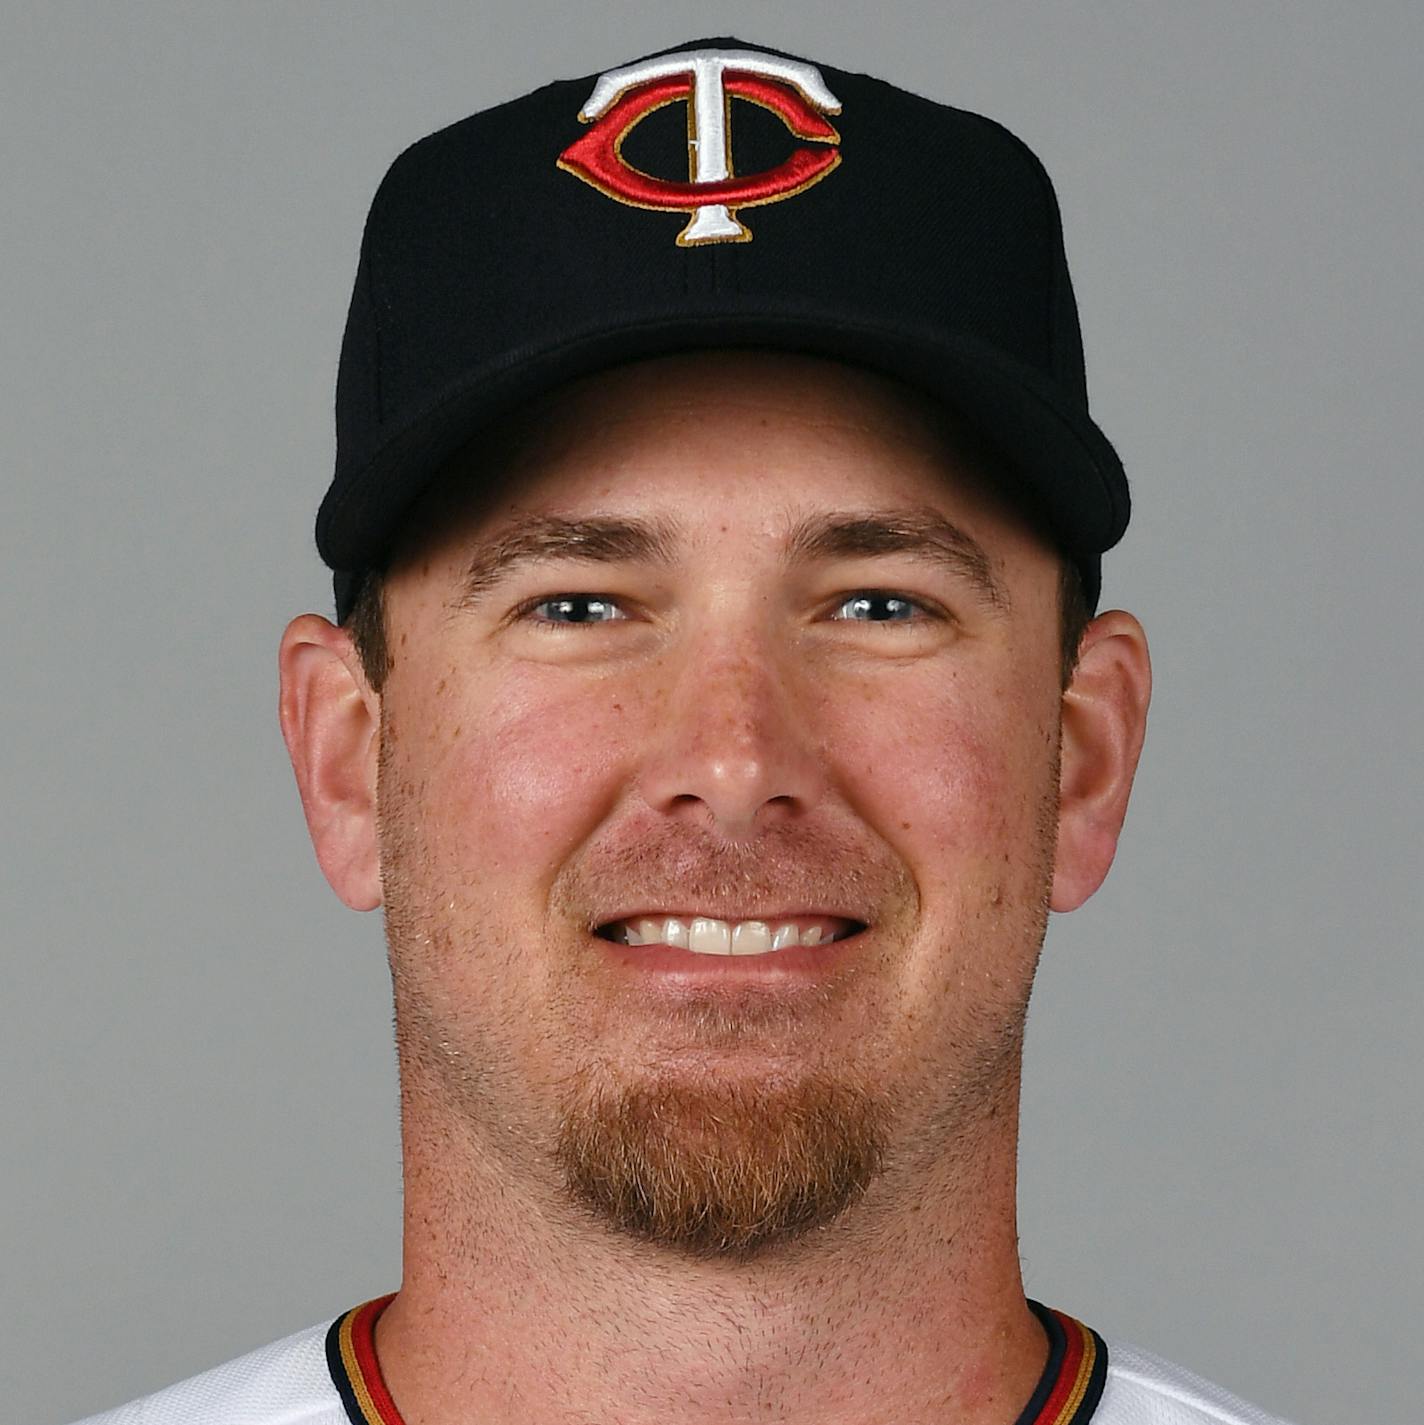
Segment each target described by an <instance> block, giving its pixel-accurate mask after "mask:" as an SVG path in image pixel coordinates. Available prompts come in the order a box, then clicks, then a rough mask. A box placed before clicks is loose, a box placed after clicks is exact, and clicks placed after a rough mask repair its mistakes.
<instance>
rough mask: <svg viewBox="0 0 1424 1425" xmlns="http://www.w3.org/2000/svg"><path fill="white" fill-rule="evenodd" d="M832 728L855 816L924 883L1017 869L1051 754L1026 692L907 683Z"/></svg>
mask: <svg viewBox="0 0 1424 1425" xmlns="http://www.w3.org/2000/svg"><path fill="white" fill-rule="evenodd" d="M838 722H839V726H837V727H836V728H835V729H834V730H833V732H832V734H831V736H830V737H829V738H828V744H829V745H830V746H837V745H839V746H841V747H842V748H854V749H855V755H854V756H846V755H844V753H843V754H842V755H841V756H840V758H839V760H840V762H841V766H842V769H843V773H844V775H845V776H846V778H847V781H848V783H849V784H850V787H851V788H852V789H853V790H852V791H851V795H853V797H854V799H855V800H856V802H857V803H858V809H859V810H860V811H861V814H862V815H863V816H865V818H866V819H867V820H868V821H869V822H870V823H871V824H872V825H873V826H876V827H879V828H883V829H884V834H885V835H886V837H887V839H888V840H890V841H891V843H892V844H893V845H895V846H896V848H897V849H898V850H899V851H900V852H901V854H902V855H904V856H905V858H906V859H907V860H909V861H910V862H911V863H912V864H914V865H916V866H918V867H920V868H921V869H922V872H923V873H924V874H925V875H927V876H928V877H930V878H931V879H932V878H933V875H934V869H935V867H936V866H942V867H944V869H945V872H946V874H949V875H953V877H954V879H956V880H959V879H960V878H962V876H963V874H964V872H965V870H966V867H967V866H970V865H973V864H975V863H978V864H980V865H982V866H983V867H984V868H985V870H986V872H988V871H990V870H992V869H993V868H994V867H995V866H998V867H1002V866H1003V865H1004V864H1005V863H1008V862H1012V861H1014V860H1016V859H1017V860H1019V861H1022V860H1024V859H1025V855H1024V853H1025V850H1026V848H1027V847H1029V846H1032V845H1035V844H1036V841H1037V839H1038V831H1039V827H1040V822H1041V820H1042V814H1043V812H1042V808H1043V803H1044V797H1045V795H1046V792H1047V790H1048V788H1050V786H1051V784H1052V780H1053V778H1052V770H1051V764H1052V749H1051V739H1049V738H1047V737H1046V736H1045V727H1044V723H1043V718H1042V715H1041V713H1040V711H1039V709H1038V708H1037V707H1036V705H1035V704H1034V703H1032V702H1031V701H1030V699H1029V697H1028V696H1027V690H1026V689H1022V688H1018V687H1015V686H986V685H985V684H984V683H983V682H979V681H976V680H974V679H971V678H969V677H955V676H950V677H948V678H945V677H943V676H941V677H937V678H925V679H914V678H906V679H904V680H901V681H900V682H898V683H897V684H896V686H895V689H894V695H893V696H881V697H878V698H877V699H875V700H874V702H873V703H872V704H870V705H867V703H865V702H861V703H859V705H855V704H851V705H848V706H847V707H846V708H845V711H844V713H843V714H841V715H838ZM1001 876H1002V871H996V872H994V879H995V881H997V880H998V879H999V878H1000V877H1001Z"/></svg>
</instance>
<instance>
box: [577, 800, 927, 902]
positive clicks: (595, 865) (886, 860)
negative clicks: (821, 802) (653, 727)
mask: <svg viewBox="0 0 1424 1425" xmlns="http://www.w3.org/2000/svg"><path fill="white" fill-rule="evenodd" d="M551 899H552V900H553V902H554V904H555V906H556V907H557V908H558V909H559V910H561V911H563V912H565V913H568V914H570V915H571V916H573V917H574V918H577V919H582V920H583V921H585V922H586V924H587V925H588V928H590V929H593V928H594V927H595V926H597V925H599V924H601V923H602V922H603V921H604V920H605V919H607V918H608V916H609V915H610V914H617V913H619V912H620V911H624V910H628V909H630V908H632V907H635V906H636V907H649V908H651V907H660V906H668V907H677V906H695V907H699V908H706V909H708V910H710V911H715V910H716V909H718V908H719V907H723V906H726V907H742V906H770V907H775V908H782V907H785V908H793V909H794V908H796V907H805V908H807V909H811V910H822V911H827V912H829V913H833V914H838V915H844V916H846V917H847V918H849V919H853V920H859V921H862V922H864V923H866V924H870V923H871V922H873V921H879V920H881V919H883V918H884V916H883V914H882V910H883V908H884V907H886V906H887V905H889V904H893V903H896V902H899V903H903V902H904V901H905V900H911V901H913V900H915V899H916V890H915V883H914V880H913V878H912V877H911V876H910V874H909V872H908V870H907V869H906V867H905V865H904V863H903V862H901V861H900V860H899V858H898V857H896V856H895V855H894V854H893V853H892V852H891V850H890V848H889V847H887V846H885V845H884V844H883V843H880V842H876V841H874V840H867V839H866V838H865V837H863V836H861V837H852V836H850V835H849V834H847V833H842V832H837V831H835V830H834V829H828V828H825V827H818V828H815V829H812V828H808V827H792V826H781V827H776V828H770V829H768V830H767V831H766V832H765V833H763V834H760V835H758V836H757V837H756V838H755V839H747V840H741V841H730V840H727V839H726V838H724V837H720V836H716V835H714V834H712V833H710V832H708V831H706V830H705V829H702V828H699V827H695V826H691V825H688V824H686V823H683V824H680V825H675V824H671V823H669V822H667V821H665V820H659V821H657V822H654V823H646V824H640V825H638V826H636V827H632V826H624V827H622V828H620V830H619V831H618V832H617V833H616V834H614V835H610V836H609V837H608V838H606V839H604V840H602V841H600V842H598V843H596V844H595V845H592V846H590V847H589V848H588V850H587V852H586V854H584V855H583V856H581V857H579V858H577V859H576V860H575V861H573V862H571V863H570V864H569V865H568V866H567V867H566V868H565V870H564V871H563V872H561V873H560V875H559V877H558V878H557V879H556V881H555V883H554V885H553V887H552V888H551Z"/></svg>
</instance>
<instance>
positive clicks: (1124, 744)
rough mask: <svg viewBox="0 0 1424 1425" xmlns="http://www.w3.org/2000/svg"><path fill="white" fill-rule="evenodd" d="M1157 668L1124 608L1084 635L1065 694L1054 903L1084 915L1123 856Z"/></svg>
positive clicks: (1095, 623)
mask: <svg viewBox="0 0 1424 1425" xmlns="http://www.w3.org/2000/svg"><path fill="white" fill-rule="evenodd" d="M1151 696H1152V665H1151V661H1150V659H1149V657H1148V652H1147V635H1146V634H1145V633H1144V632H1143V630H1142V625H1141V624H1140V623H1138V621H1137V620H1136V619H1135V618H1134V617H1133V616H1132V615H1131V614H1129V613H1124V612H1122V611H1121V610H1120V609H1118V610H1113V611H1112V612H1110V613H1105V614H1100V615H1099V616H1098V617H1097V618H1095V619H1094V620H1093V621H1092V623H1091V624H1089V625H1088V628H1087V631H1086V632H1085V633H1084V635H1083V641H1082V643H1081V644H1080V645H1079V655H1078V666H1077V669H1076V671H1075V672H1074V675H1073V680H1072V682H1071V683H1070V684H1069V685H1068V687H1067V689H1066V690H1065V691H1064V694H1063V738H1062V745H1061V754H1060V767H1059V779H1058V850H1057V854H1056V856H1055V859H1054V874H1053V892H1052V896H1051V898H1050V902H1049V903H1050V905H1051V906H1052V908H1053V909H1054V910H1056V911H1065V910H1076V909H1077V908H1078V907H1079V906H1080V905H1082V904H1083V902H1084V901H1085V900H1087V899H1088V897H1089V896H1091V895H1092V894H1093V892H1094V891H1096V890H1097V889H1098V887H1099V886H1100V885H1102V883H1103V879H1104V878H1105V877H1106V876H1107V873H1108V868H1109V867H1110V866H1111V865H1112V861H1113V856H1114V855H1115V854H1116V852H1117V842H1118V835H1119V833H1120V832H1121V831H1122V823H1123V818H1124V817H1125V816H1126V815H1127V800H1128V795H1129V793H1130V792H1131V791H1132V779H1133V777H1134V775H1135V774H1136V772H1137V761H1138V758H1139V756H1140V755H1141V752H1142V741H1143V738H1144V737H1145V736H1146V732H1147V705H1148V703H1149V701H1150V700H1151Z"/></svg>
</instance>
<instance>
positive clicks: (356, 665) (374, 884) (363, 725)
mask: <svg viewBox="0 0 1424 1425" xmlns="http://www.w3.org/2000/svg"><path fill="white" fill-rule="evenodd" d="M278 666H279V671H280V675H281V695H280V700H279V704H278V713H279V717H280V719H281V723H282V736H283V738H284V739H285V740H286V743H287V752H288V755H289V756H290V757H291V759H292V770H293V772H295V773H296V777H297V788H298V790H299V791H300V793H301V798H302V810H303V811H304V812H305V813H306V819H307V830H308V831H309V832H310V833H311V839H312V845H313V846H314V847H315V848H316V858H317V861H318V862H319V863H320V865H321V869H322V872H323V873H324V874H325V876H326V879H327V881H328V882H330V884H331V888H332V890H334V891H335V892H336V894H337V895H338V896H340V897H341V899H342V900H343V901H345V903H346V904H347V905H349V906H350V907H351V908H352V909H353V910H374V909H375V908H376V907H377V906H378V905H380V904H381V872H380V857H379V854H378V839H377V834H376V766H377V757H378V754H379V750H380V748H379V738H380V699H379V697H378V696H377V694H375V693H374V692H372V691H371V689H370V687H369V686H368V685H367V683H366V679H365V676H364V674H363V673H362V671H361V664H360V660H359V658H358V657H357V654H356V651H355V649H354V648H353V647H352V644H351V639H350V636H349V635H348V634H347V632H346V630H345V629H341V628H337V627H336V626H335V625H334V624H332V623H330V622H328V621H327V620H326V619H324V618H321V617H319V616H318V615H316V614H303V615H301V617H299V618H295V619H293V620H292V622H291V623H290V624H288V625H287V630H286V632H285V633H284V634H283V635H282V645H281V650H280V652H279V654H278Z"/></svg>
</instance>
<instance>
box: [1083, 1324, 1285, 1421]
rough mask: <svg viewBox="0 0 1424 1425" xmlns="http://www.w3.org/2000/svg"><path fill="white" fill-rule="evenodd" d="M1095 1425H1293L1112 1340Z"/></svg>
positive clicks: (1140, 1350) (1228, 1392) (1208, 1382)
mask: <svg viewBox="0 0 1424 1425" xmlns="http://www.w3.org/2000/svg"><path fill="white" fill-rule="evenodd" d="M1107 1347H1108V1373H1107V1381H1106V1383H1105V1384H1104V1386H1103V1395H1102V1399H1101V1400H1100V1401H1099V1402H1098V1408H1097V1409H1096V1410H1095V1411H1094V1412H1093V1418H1092V1425H1290V1422H1289V1421H1286V1420H1282V1419H1281V1417H1280V1416H1278V1415H1269V1414H1267V1413H1266V1412H1265V1411H1264V1410H1261V1409H1260V1408H1259V1407H1257V1406H1255V1405H1249V1404H1248V1403H1247V1402H1246V1401H1244V1400H1240V1399H1238V1398H1237V1397H1236V1396H1234V1395H1232V1394H1231V1392H1230V1391H1227V1390H1223V1389H1222V1388H1221V1387H1220V1386H1219V1385H1213V1384H1212V1382H1211V1381H1209V1380H1203V1379H1202V1377H1201V1376H1199V1375H1193V1374H1192V1372H1191V1371H1189V1370H1185V1369H1184V1368H1183V1367H1181V1366H1175V1365H1173V1364H1172V1363H1171V1362H1170V1361H1164V1360H1163V1359H1162V1358H1161V1357H1160V1356H1154V1355H1153V1354H1152V1352H1151V1351H1144V1350H1143V1349H1142V1348H1141V1347H1140V1346H1132V1345H1129V1344H1128V1343H1127V1342H1125V1341H1112V1340H1110V1341H1108V1343H1107Z"/></svg>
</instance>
